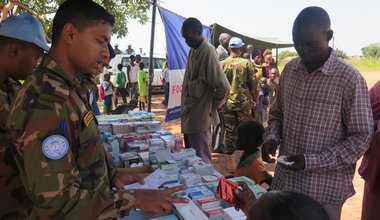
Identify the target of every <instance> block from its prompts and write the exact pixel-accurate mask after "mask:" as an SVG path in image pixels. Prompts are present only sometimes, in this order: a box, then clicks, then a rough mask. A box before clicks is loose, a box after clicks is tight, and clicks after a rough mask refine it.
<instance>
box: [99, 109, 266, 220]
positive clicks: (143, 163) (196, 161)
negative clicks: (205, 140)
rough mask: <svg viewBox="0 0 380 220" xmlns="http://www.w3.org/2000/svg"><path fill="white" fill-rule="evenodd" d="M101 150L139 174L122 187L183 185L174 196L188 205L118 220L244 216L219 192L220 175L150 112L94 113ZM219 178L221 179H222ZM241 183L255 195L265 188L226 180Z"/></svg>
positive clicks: (214, 219)
mask: <svg viewBox="0 0 380 220" xmlns="http://www.w3.org/2000/svg"><path fill="white" fill-rule="evenodd" d="M97 120H98V122H99V130H100V133H101V137H102V141H103V143H104V147H105V149H106V150H107V151H108V152H109V153H110V154H111V155H112V165H113V166H115V167H119V168H120V169H127V170H128V171H129V172H131V173H136V174H138V175H140V176H142V177H144V180H145V184H144V185H141V184H139V183H134V184H131V185H126V186H125V189H161V188H170V187H174V186H178V185H181V184H183V185H186V186H187V189H186V190H185V191H182V192H178V193H176V195H175V196H182V197H188V198H189V199H190V202H189V203H188V204H174V208H173V211H172V213H171V214H169V215H166V216H162V217H154V216H153V215H152V214H151V213H147V212H143V211H141V210H133V211H131V212H130V213H129V216H126V217H123V218H120V219H126V220H129V219H133V220H140V219H141V220H142V219H154V220H174V219H184V220H194V219H197V220H203V219H212V220H230V219H231V220H232V219H234V220H236V219H238V220H239V219H246V216H245V215H244V213H243V212H242V211H241V210H240V211H236V210H235V208H234V207H232V206H231V204H230V203H229V202H227V201H225V200H223V199H221V197H220V196H219V194H218V193H217V188H218V184H219V181H220V179H221V178H222V175H221V174H220V173H219V172H217V171H216V170H214V168H213V166H212V164H207V163H204V162H203V161H202V159H201V158H200V157H198V156H196V154H195V150H194V149H192V148H190V149H185V148H183V146H182V145H183V144H182V141H180V140H177V138H176V137H175V136H174V135H173V134H172V133H170V132H168V131H165V130H164V129H162V127H161V123H160V122H159V121H157V120H156V119H155V115H154V114H153V113H149V112H146V111H129V112H128V114H121V115H101V116H97ZM223 179H224V178H223ZM228 180H230V181H233V182H237V181H242V182H246V183H247V185H248V186H249V188H250V189H251V190H252V191H253V193H254V194H255V195H256V197H257V198H259V197H260V196H261V195H262V194H264V193H265V192H266V190H265V189H263V188H261V187H260V186H258V185H257V184H255V182H254V181H253V180H251V179H249V178H247V177H235V178H232V179H228Z"/></svg>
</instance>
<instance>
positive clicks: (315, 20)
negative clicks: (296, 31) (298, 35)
mask: <svg viewBox="0 0 380 220" xmlns="http://www.w3.org/2000/svg"><path fill="white" fill-rule="evenodd" d="M312 25H315V26H317V27H319V28H323V29H325V30H326V31H327V30H330V26H331V21H330V16H329V14H328V13H327V12H326V10H325V9H323V8H321V7H317V6H312V7H307V8H304V9H303V10H302V11H301V12H300V13H299V14H298V16H297V18H296V19H295V20H294V23H293V27H295V26H297V27H307V26H312Z"/></svg>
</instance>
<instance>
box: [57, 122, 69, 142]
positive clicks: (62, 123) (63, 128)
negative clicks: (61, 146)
mask: <svg viewBox="0 0 380 220" xmlns="http://www.w3.org/2000/svg"><path fill="white" fill-rule="evenodd" d="M59 127H60V128H61V129H62V130H63V136H64V137H65V138H67V127H66V122H65V121H64V120H61V122H60V123H59Z"/></svg>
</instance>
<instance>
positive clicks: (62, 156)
mask: <svg viewBox="0 0 380 220" xmlns="http://www.w3.org/2000/svg"><path fill="white" fill-rule="evenodd" d="M73 81H74V80H73V79H70V78H69V77H68V76H67V74H66V73H65V72H64V71H63V70H62V69H61V67H60V66H59V65H58V64H57V63H56V62H55V61H54V60H52V59H51V58H50V57H48V56H45V57H44V59H43V61H42V63H41V65H40V66H39V68H38V69H37V71H36V72H34V73H33V74H32V75H31V76H30V77H29V78H28V79H27V81H26V82H25V84H24V86H23V87H22V89H21V90H20V91H19V93H18V94H17V97H16V99H15V103H14V105H13V106H12V109H11V113H10V117H9V119H8V122H7V125H8V127H9V128H10V129H11V135H12V139H13V141H14V143H15V145H16V146H14V147H13V148H12V149H13V151H12V153H13V154H14V158H15V160H16V163H17V166H18V168H19V170H20V176H21V179H22V181H23V184H24V186H25V188H26V189H27V191H28V194H29V196H30V198H31V200H32V201H33V203H34V207H33V212H32V218H37V217H39V218H40V219H53V218H54V219H105V218H111V217H117V216H119V215H122V214H124V212H127V211H129V209H130V208H131V207H132V206H133V204H134V202H135V198H134V196H133V191H126V190H111V187H112V183H111V182H112V181H111V180H112V177H114V176H115V172H113V171H112V170H111V168H110V167H109V163H108V160H107V158H106V153H105V150H104V146H103V144H102V141H101V139H100V136H99V131H98V126H97V121H96V118H95V117H94V116H93V114H92V112H91V108H90V106H89V105H88V102H87V100H86V99H85V98H84V97H81V95H79V92H77V89H78V87H79V85H77V84H74V83H73ZM53 137H54V139H53Z"/></svg>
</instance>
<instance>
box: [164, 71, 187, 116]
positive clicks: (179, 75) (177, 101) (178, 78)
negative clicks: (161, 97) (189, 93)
mask: <svg viewBox="0 0 380 220" xmlns="http://www.w3.org/2000/svg"><path fill="white" fill-rule="evenodd" d="M184 75H185V69H179V70H169V83H170V88H169V102H168V110H167V112H166V118H165V121H167V122H168V121H171V120H174V119H177V118H180V117H181V96H182V81H183V76H184Z"/></svg>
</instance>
